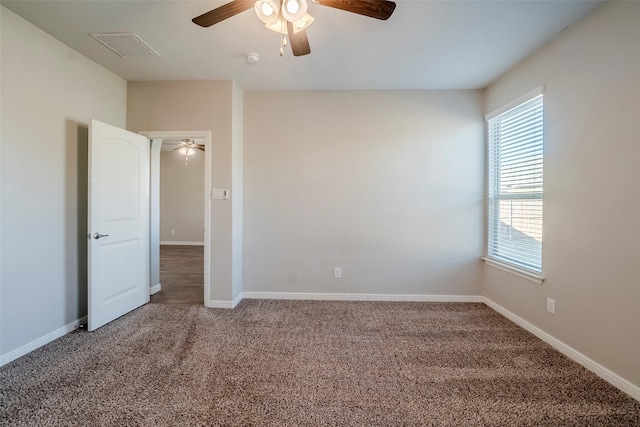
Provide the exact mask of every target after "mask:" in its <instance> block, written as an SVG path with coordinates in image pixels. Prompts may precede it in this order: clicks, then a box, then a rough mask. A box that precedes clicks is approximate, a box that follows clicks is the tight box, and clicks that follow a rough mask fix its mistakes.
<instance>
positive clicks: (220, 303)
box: [204, 294, 242, 308]
mask: <svg viewBox="0 0 640 427" xmlns="http://www.w3.org/2000/svg"><path fill="white" fill-rule="evenodd" d="M240 301H242V294H240V295H238V296H237V297H236V298H235V299H233V300H232V301H224V300H209V301H206V302H205V303H204V306H205V307H208V308H236V306H237V305H238V304H240Z"/></svg>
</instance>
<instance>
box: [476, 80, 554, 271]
mask: <svg viewBox="0 0 640 427" xmlns="http://www.w3.org/2000/svg"><path fill="white" fill-rule="evenodd" d="M542 98H543V96H542V94H541V93H540V91H537V95H534V97H533V98H529V99H528V100H527V101H525V102H523V103H520V104H519V105H517V106H516V107H514V108H511V109H509V110H507V111H506V112H504V113H501V114H498V115H495V116H493V117H489V118H488V119H487V124H488V131H489V134H488V140H489V151H488V152H489V165H488V166H489V187H488V201H487V202H488V203H487V204H488V211H489V212H488V220H489V224H488V251H487V256H488V258H489V259H490V260H494V261H498V262H501V263H505V264H507V265H510V266H513V267H516V268H517V269H524V270H526V271H530V272H532V273H534V274H538V275H539V274H541V273H542V161H543V117H542V116H543V114H542V113H543V99H542Z"/></svg>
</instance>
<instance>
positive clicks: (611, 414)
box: [0, 300, 640, 426]
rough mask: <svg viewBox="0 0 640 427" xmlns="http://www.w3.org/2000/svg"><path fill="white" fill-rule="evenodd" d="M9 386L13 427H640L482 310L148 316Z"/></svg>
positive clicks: (569, 369) (71, 344)
mask: <svg viewBox="0 0 640 427" xmlns="http://www.w3.org/2000/svg"><path fill="white" fill-rule="evenodd" d="M0 386H1V389H0V424H1V425H11V426H22V425H34V426H35V425H64V426H70V425H83V426H136V425H139V426H151V425H158V426H173V425H185V426H195V425H202V426H209V425H220V426H483V425H486V426H547V425H553V426H638V425H640V403H638V402H636V401H634V400H633V399H631V398H629V397H628V396H626V395H624V394H623V393H621V392H619V391H618V390H616V389H615V388H613V387H612V386H610V385H608V384H607V383H605V382H604V381H602V380H600V379H599V378H597V377H596V376H595V375H593V374H592V373H590V372H588V371H587V370H585V369H584V368H582V367H581V366H579V365H578V364H576V363H573V362H571V361H570V360H568V359H567V358H565V357H564V356H562V355H561V354H560V353H558V352H557V351H555V350H553V349H552V348H551V347H549V346H548V345H546V344H545V343H543V342H541V341H540V340H538V339H537V338H535V337H533V336H532V335H531V334H529V333H527V332H526V331H524V330H522V329H521V328H519V327H517V326H515V325H514V324H512V323H511V322H509V321H508V320H506V319H504V318H503V317H501V316H500V315H498V314H497V313H495V312H493V311H492V310H491V309H489V308H488V307H486V306H484V305H482V304H446V303H375V302H329V301H324V302H302V301H265V300H253V301H243V302H242V303H241V304H240V305H239V306H238V307H237V308H236V309H235V310H222V309H217V310H216V309H206V308H204V307H197V306H187V305H158V304H149V305H146V306H144V307H142V308H140V309H138V310H136V311H134V312H133V313H131V314H129V315H126V316H124V317H122V318H120V319H118V320H117V321H115V322H113V323H111V324H109V325H107V326H105V327H103V328H101V329H99V330H98V331H96V332H93V333H89V332H85V331H77V332H74V333H72V334H69V335H67V336H65V337H63V338H61V339H59V340H57V341H55V342H53V343H51V344H49V345H47V346H45V347H43V348H41V349H39V350H36V351H34V352H32V353H30V354H29V355H27V356H25V357H23V358H21V359H19V360H17V361H15V362H13V363H10V364H8V365H6V366H4V367H2V368H0Z"/></svg>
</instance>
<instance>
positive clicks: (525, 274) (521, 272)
mask: <svg viewBox="0 0 640 427" xmlns="http://www.w3.org/2000/svg"><path fill="white" fill-rule="evenodd" d="M482 260H483V261H484V262H485V263H486V264H487V265H490V266H492V267H495V268H497V269H500V270H503V271H506V272H507V273H511V274H513V275H515V276H518V277H521V278H523V279H526V280H529V281H530V282H533V283H537V284H538V285H541V284H542V282H544V277H542V275H540V274H537V273H534V272H532V271H528V270H525V269H523V268H518V267H515V266H513V265H509V264H507V263H504V262H500V261H496V260H495V259H491V258H487V257H482Z"/></svg>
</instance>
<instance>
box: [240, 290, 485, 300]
mask: <svg viewBox="0 0 640 427" xmlns="http://www.w3.org/2000/svg"><path fill="white" fill-rule="evenodd" d="M242 297H243V298H247V299H283V300H327V301H406V302H411V301H414V302H484V299H483V297H482V296H480V295H410V294H340V293H313V292H243V293H242Z"/></svg>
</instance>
